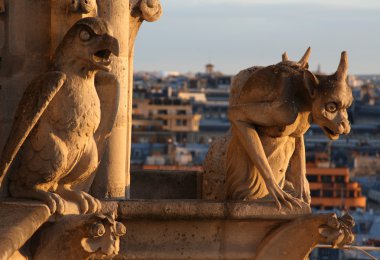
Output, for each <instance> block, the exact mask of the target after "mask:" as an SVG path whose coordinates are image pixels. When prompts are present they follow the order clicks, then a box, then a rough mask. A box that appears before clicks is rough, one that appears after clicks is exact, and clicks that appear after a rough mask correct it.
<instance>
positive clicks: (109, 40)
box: [104, 34, 119, 56]
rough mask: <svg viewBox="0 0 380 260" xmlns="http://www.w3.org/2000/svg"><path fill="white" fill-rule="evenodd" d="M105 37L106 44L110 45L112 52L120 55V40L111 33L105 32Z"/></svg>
mask: <svg viewBox="0 0 380 260" xmlns="http://www.w3.org/2000/svg"><path fill="white" fill-rule="evenodd" d="M104 38H105V39H104V40H105V42H106V44H107V45H108V46H109V47H108V48H109V50H110V51H111V52H112V54H113V55H115V56H119V41H118V40H117V39H116V38H115V37H113V36H111V35H109V34H105V35H104Z"/></svg>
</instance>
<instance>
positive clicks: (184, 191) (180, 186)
mask: <svg viewBox="0 0 380 260" xmlns="http://www.w3.org/2000/svg"><path fill="white" fill-rule="evenodd" d="M131 182H132V183H133V185H132V186H131V199H200V198H201V186H200V185H201V184H202V173H201V172H183V171H170V172H167V171H166V172H165V171H133V172H131ZM157 187H160V188H157Z"/></svg>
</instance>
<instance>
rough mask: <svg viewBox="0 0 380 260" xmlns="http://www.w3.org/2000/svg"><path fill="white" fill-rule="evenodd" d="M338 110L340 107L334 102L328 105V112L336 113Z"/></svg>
mask: <svg viewBox="0 0 380 260" xmlns="http://www.w3.org/2000/svg"><path fill="white" fill-rule="evenodd" d="M337 109H338V106H337V105H336V103H334V102H330V103H327V105H326V110H327V111H328V112H331V113H334V112H335V111H336V110H337Z"/></svg>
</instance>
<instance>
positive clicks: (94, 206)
mask: <svg viewBox="0 0 380 260" xmlns="http://www.w3.org/2000/svg"><path fill="white" fill-rule="evenodd" d="M60 194H61V195H62V196H63V197H64V198H65V199H66V200H69V201H72V202H74V203H76V204H77V205H78V207H79V210H80V213H82V214H84V213H98V212H100V211H101V209H102V204H101V203H100V201H99V200H98V199H95V198H94V197H92V196H91V195H90V194H88V193H86V192H84V191H76V190H70V189H62V190H61V191H60Z"/></svg>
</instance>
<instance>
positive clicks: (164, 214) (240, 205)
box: [118, 200, 311, 220]
mask: <svg viewBox="0 0 380 260" xmlns="http://www.w3.org/2000/svg"><path fill="white" fill-rule="evenodd" d="M310 213H311V210H310V207H309V206H308V205H307V204H303V206H302V208H294V209H293V210H290V209H287V208H283V209H281V210H280V211H278V210H277V209H276V208H275V206H274V203H273V202H270V201H258V202H257V201H255V202H233V201H229V202H214V201H205V200H126V201H120V202H119V209H118V215H119V218H120V219H126V220H130V219H154V220H160V219H161V220H170V219H172V220H176V219H178V220H181V219H229V220H234V219H236V220H252V219H266V220H268V219H277V220H291V219H295V218H297V217H299V216H303V215H308V214H310Z"/></svg>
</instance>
